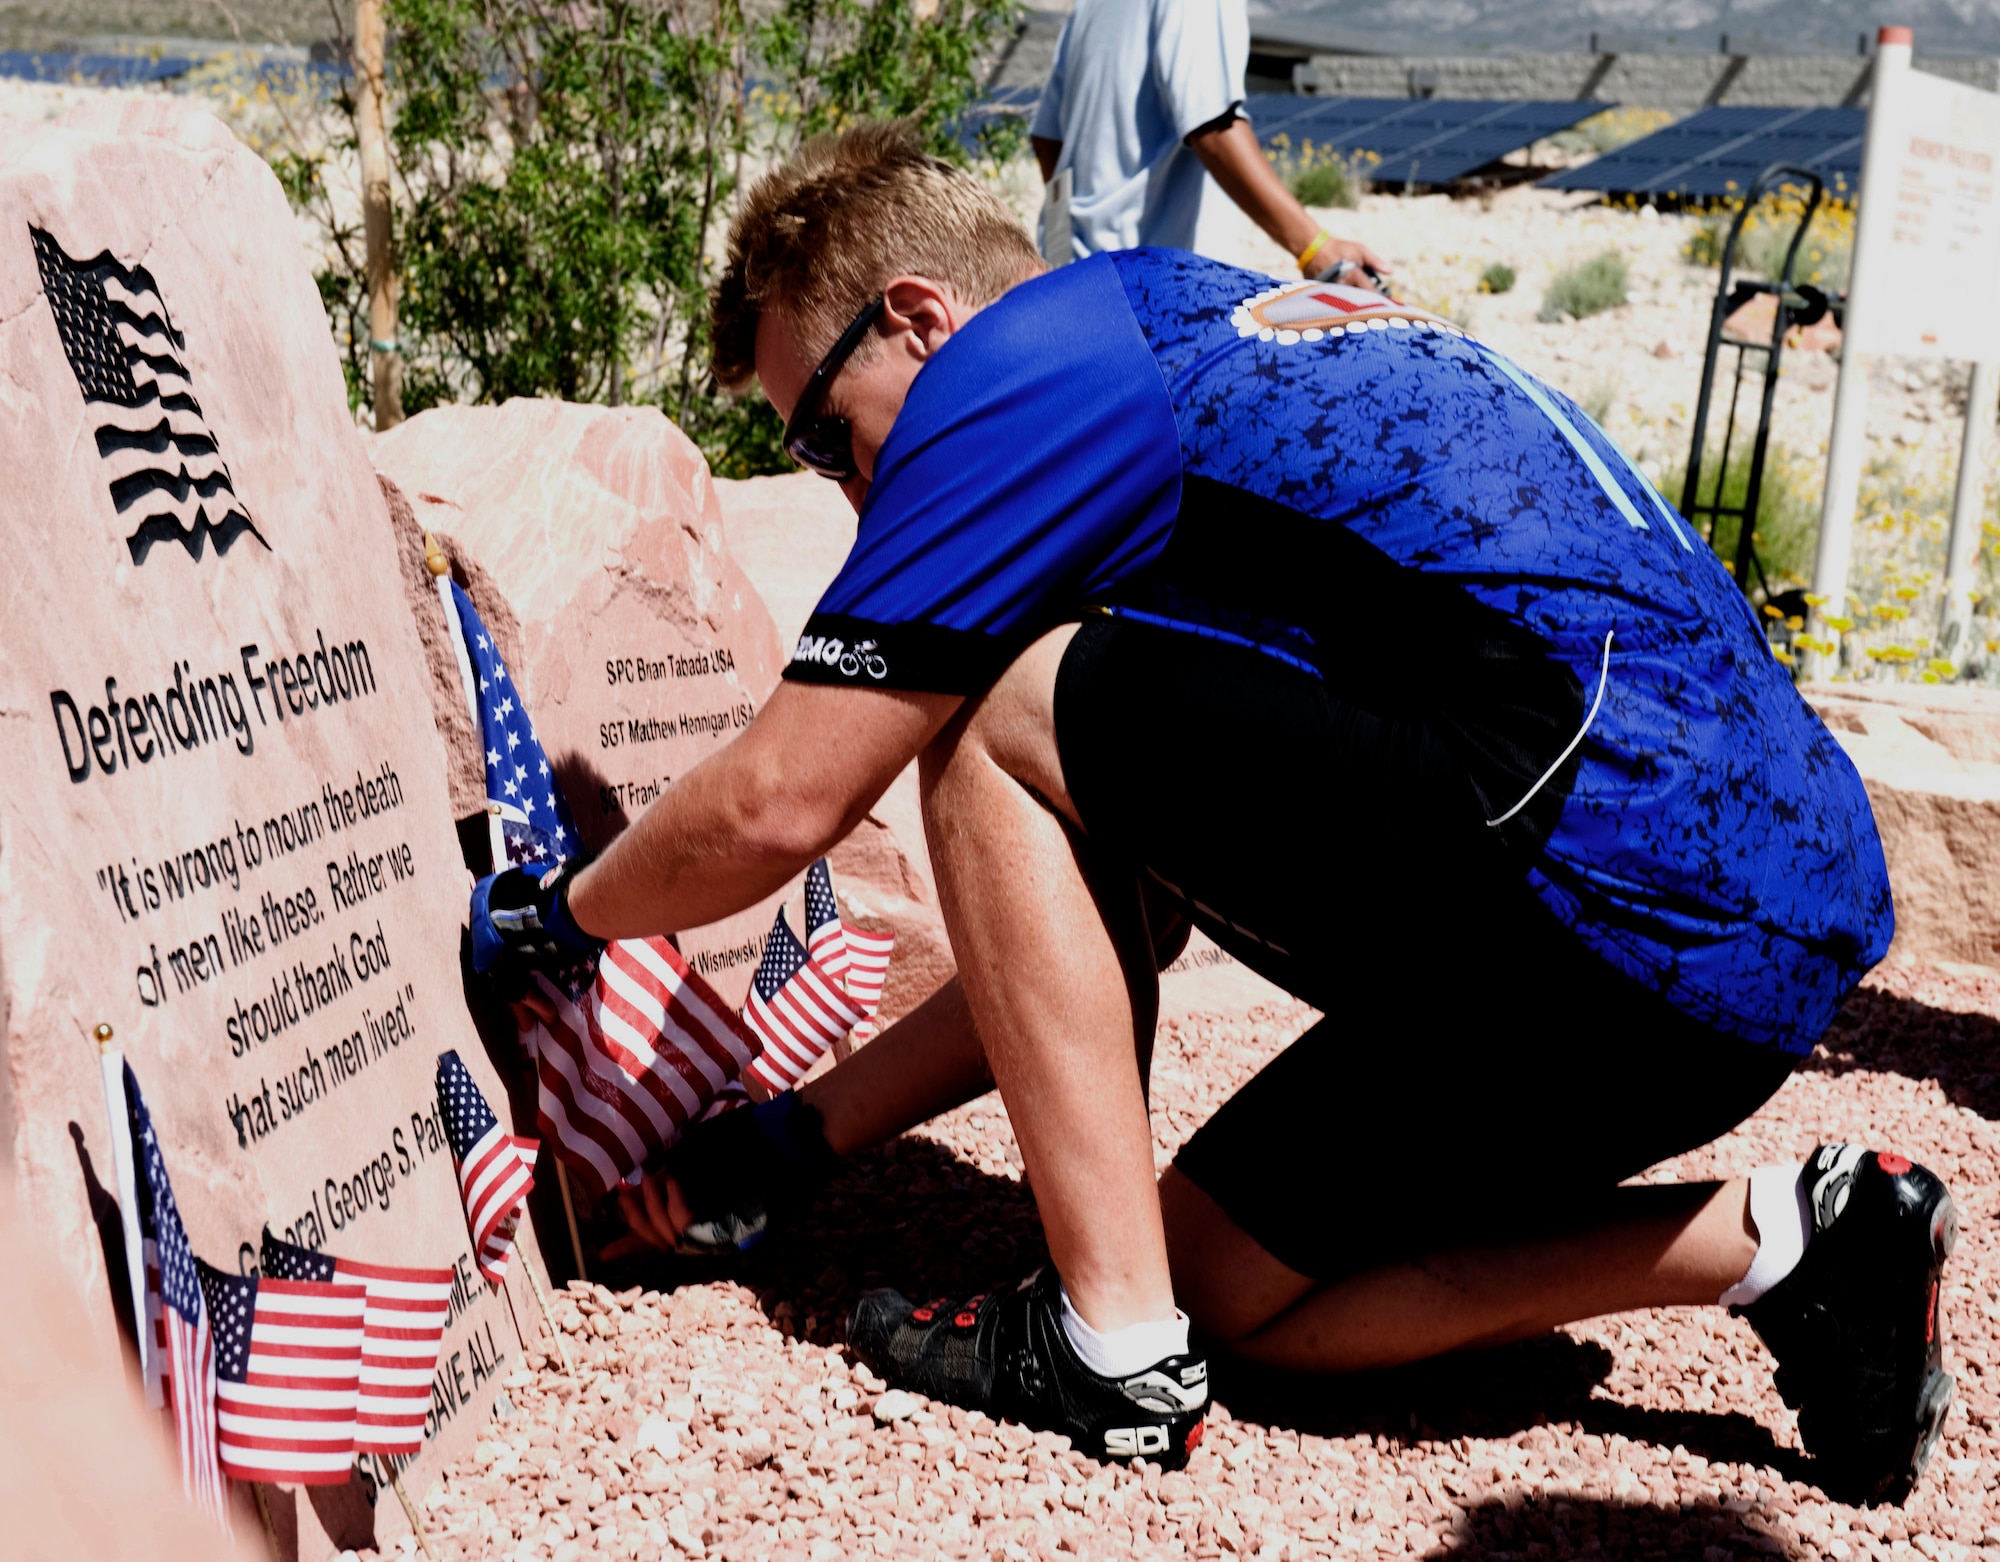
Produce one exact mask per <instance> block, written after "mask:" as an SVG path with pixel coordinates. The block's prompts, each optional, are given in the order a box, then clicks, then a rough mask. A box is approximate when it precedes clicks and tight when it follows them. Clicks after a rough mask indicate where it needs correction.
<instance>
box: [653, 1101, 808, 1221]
mask: <svg viewBox="0 0 2000 1562" xmlns="http://www.w3.org/2000/svg"><path fill="white" fill-rule="evenodd" d="M662 1164H663V1168H664V1170H665V1171H666V1172H667V1174H668V1175H669V1176H671V1177H672V1178H673V1179H674V1181H675V1182H677V1183H678V1184H680V1190H681V1198H682V1199H683V1200H684V1201H685V1202H686V1204H687V1207H688V1210H689V1212H690V1213H691V1214H692V1215H693V1217H694V1218H693V1219H692V1220H691V1221H690V1222H689V1223H688V1226H687V1228H686V1229H685V1230H684V1231H682V1232H681V1235H680V1240H679V1241H678V1242H677V1243H676V1244H675V1245H674V1251H675V1252H677V1253H682V1254H685V1255H687V1256H689V1257H696V1258H717V1257H727V1256H729V1255H731V1254H735V1253H741V1252H743V1251H745V1250H746V1249H749V1248H752V1247H755V1246H756V1245H757V1244H758V1243H759V1242H761V1241H762V1240H763V1239H764V1234H765V1233H766V1232H767V1231H768V1230H769V1229H770V1223H771V1217H772V1216H773V1215H774V1214H779V1213H782V1212H783V1211H784V1210H786V1209H790V1208H793V1207H796V1206H797V1205H800V1204H803V1203H805V1202H807V1201H808V1200H809V1199H811V1197H812V1196H813V1194H814V1193H816V1192H818V1190H819V1188H820V1186H821V1184H823V1183H824V1182H825V1181H826V1179H827V1178H828V1177H829V1176H830V1175H831V1174H832V1172H833V1169H834V1167H835V1166H836V1165H838V1164H839V1157H838V1156H836V1155H835V1154H834V1153H833V1151H832V1150H830V1149H828V1148H827V1143H826V1136H825V1134H824V1133H823V1132H822V1131H821V1128H820V1117H819V1113H818V1112H817V1111H815V1110H814V1109H813V1108H812V1107H810V1106H808V1105H807V1104H806V1103H805V1102H803V1101H801V1100H800V1099H799V1098H798V1097H797V1096H796V1095H795V1094H793V1093H792V1092H791V1091H789V1090H787V1091H786V1092H784V1094H782V1095H778V1096H773V1097H772V1098H771V1099H770V1100H769V1101H765V1102H763V1103H761V1104H760V1105H757V1106H751V1107H737V1108H736V1109H735V1110H733V1111H728V1112H723V1113H721V1114H720V1115H718V1116H716V1117H710V1118H705V1119H703V1120H702V1121H700V1122H697V1123H694V1124H692V1125H690V1126H689V1128H688V1130H687V1132H686V1133H684V1134H682V1135H681V1137H680V1138H679V1139H677V1140H676V1141H675V1142H674V1145H673V1147H672V1148H671V1149H669V1150H668V1151H667V1155H666V1160H665V1161H664V1162H663V1163H662Z"/></svg>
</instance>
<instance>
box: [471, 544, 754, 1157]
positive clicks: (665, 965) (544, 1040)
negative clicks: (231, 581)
mask: <svg viewBox="0 0 2000 1562" xmlns="http://www.w3.org/2000/svg"><path fill="white" fill-rule="evenodd" d="M438 587H439V595H440V597H441V598H442V600H443V602H444V604H445V618H446V622H447V624H448V625H449V627H450V629H451V632H452V636H453V640H454V643H455V644H457V645H458V647H459V648H460V650H461V652H462V654H463V660H462V661H461V662H460V665H459V672H460V676H461V677H462V678H463V680H464V682H465V691H466V699H467V702H468V704H467V708H468V710H469V711H470V713H471V715H472V718H473V720H474V721H475V722H477V723H478V724H479V729H480V731H481V732H482V733H483V734H484V741H485V745H486V790H487V814H488V817H489V818H490V819H491V821H492V828H493V843H494V844H493V863H494V866H495V867H496V868H502V867H507V866H510V865H511V866H517V867H518V866H523V865H526V864H531V863H552V862H558V861H561V860H562V859H564V858H566V857H569V856H571V855H572V854H573V853H574V852H575V851H576V849H577V834H576V825H575V823H574V821H573V820H572V819H571V817H570V812H569V807H568V804H567V803H565V802H564V800H563V795H562V789H561V787H560V786H558V785H557V783H556V777H555V774H554V772H553V771H552V770H551V769H550V767H549V762H548V756H547V754H545V753H544V752H543V750H542V745H541V741H540V739H538V738H537V737H536V736H535V729H534V727H533V725H532V724H530V722H529V721H528V716H527V712H526V711H525V710H523V709H522V708H521V701H520V693H519V691H518V690H517V689H516V688H515V687H514V684H513V681H512V679H511V678H509V676H508V674H507V665H506V663H505V661H504V660H503V659H502V658H501V655H500V650H499V647H498V646H497V645H495V644H494V643H493V637H492V636H491V635H490V634H489V633H488V632H487V630H486V626H485V625H484V624H483V623H481V621H480V618H479V613H478V611H477V610H476V609H475V608H474V607H473V605H472V599H471V598H470V597H468V596H467V595H466V594H465V592H464V591H463V590H462V589H460V587H459V586H458V585H457V584H456V583H455V582H453V581H451V580H450V579H448V578H447V577H444V576H440V577H439V579H438ZM539 980H540V982H541V986H542V990H543V993H544V994H545V995H546V996H547V997H548V999H549V1001H550V1002H551V1003H552V1004H553V1005H554V1006H555V1009H556V1022H555V1024H553V1025H544V1024H541V1023H539V1022H537V1023H536V1024H535V1025H533V1026H531V1027H530V1028H529V1029H528V1030H527V1031H526V1032H525V1033H524V1034H523V1036H522V1042H523V1044H524V1045H525V1046H526V1047H527V1048H528V1050H529V1052H530V1053H532V1054H533V1056H534V1059H535V1079H536V1119H537V1124H538V1126H539V1127H540V1129H541V1132H542V1136H543V1138H544V1139H546V1140H548V1142H549V1143H550V1144H551V1145H552V1146H553V1147H554V1149H555V1152H556V1154H557V1155H559V1156H561V1157H562V1159H563V1162H564V1163H565V1164H566V1165H568V1166H570V1167H572V1168H574V1169H575V1171H576V1172H577V1174H578V1176H579V1178H580V1179H581V1180H582V1181H583V1183H584V1184H585V1185H586V1186H588V1187H591V1188H593V1189H595V1191H596V1192H597V1193H599V1194H600V1195H601V1194H603V1193H604V1192H607V1191H608V1190H610V1189H612V1188H615V1187H619V1186H621V1185H627V1184H631V1183H634V1182H637V1181H638V1179H639V1175H640V1173H641V1172H642V1171H644V1169H645V1167H646V1165H647V1164H648V1161H649V1159H650V1158H651V1157H652V1156H653V1155H655V1154H656V1153H657V1152H658V1151H659V1150H661V1149H663V1148H664V1147H665V1146H667V1145H669V1144H672V1143H673V1142H674V1140H675V1139H676V1138H678V1137H679V1136H680V1132H681V1130H682V1128H684V1127H685V1126H686V1125H687V1124H688V1123H689V1122H692V1121H693V1120H694V1119H695V1118H698V1117H699V1116H701V1114H702V1112H703V1111H704V1110H705V1109H706V1108H707V1107H708V1104H709V1103H710V1101H712V1100H713V1099H714V1097H715V1094H716V1092H717V1091H718V1090H720V1089H722V1088H723V1086H725V1085H727V1084H728V1083H729V1082H730V1081H731V1080H734V1079H735V1078H736V1077H737V1076H738V1075H740V1074H741V1073H742V1072H743V1069H744V1067H745V1065H747V1064H748V1063H749V1061H750V1059H751V1058H753V1057H755V1056H756V1055H757V1048H758V1046H759V1045H760V1043H759V1042H758V1040H757V1038H756V1037H755V1036H754V1035H752V1034H751V1033H750V1032H749V1030H747V1029H746V1028H745V1026H744V1025H743V1022H742V1021H741V1020H739V1019H738V1018H737V1017H736V1015H734V1014H733V1013H732V1012H730V1009H729V1006H728V1005H727V1004H725V1003H724V1002H723V1001H722V999H721V998H720V997H718V996H717V994H716V992H715V990H714V989H713V988H712V987H710V986H709V985H708V983H707V982H706V981H704V980H703V979H702V978H701V976H700V975H699V974H697V973H696V972H695V971H694V970H692V969H691V968H690V967H689V965H688V963H687V962H686V961H685V960H683V959H682V958H681V953H680V951H679V950H678V949H676V948H675V947H674V946H673V945H672V944H671V943H669V942H668V941H667V940H666V939H664V938H631V939H619V940H617V941H616V942H614V943H612V944H611V945H610V946H609V947H607V948H606V950H605V951H604V954H603V956H602V957H601V958H600V959H599V960H598V961H597V962H596V963H595V964H591V963H589V962H584V963H582V964H579V965H578V966H576V967H574V968H573V969H571V970H569V971H567V972H564V973H563V975H562V977H561V979H560V980H555V981H551V980H549V979H547V978H539Z"/></svg>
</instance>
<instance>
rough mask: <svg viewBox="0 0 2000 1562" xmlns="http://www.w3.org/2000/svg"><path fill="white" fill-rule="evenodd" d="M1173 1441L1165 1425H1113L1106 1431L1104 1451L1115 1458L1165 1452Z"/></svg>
mask: <svg viewBox="0 0 2000 1562" xmlns="http://www.w3.org/2000/svg"><path fill="white" fill-rule="evenodd" d="M1170 1441H1171V1439H1170V1438H1169V1436H1168V1435H1167V1429H1166V1428H1165V1427H1163V1426H1113V1427H1106V1428H1105V1431H1104V1451H1105V1453H1107V1454H1109V1455H1110V1456H1111V1457H1112V1458H1113V1459H1137V1458H1140V1457H1142V1456H1143V1455H1146V1454H1163V1453H1165V1452H1166V1451H1167V1444H1168V1443H1169V1442H1170Z"/></svg>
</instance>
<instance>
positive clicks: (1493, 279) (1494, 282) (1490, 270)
mask: <svg viewBox="0 0 2000 1562" xmlns="http://www.w3.org/2000/svg"><path fill="white" fill-rule="evenodd" d="M1514 282H1515V276H1514V268H1513V267H1512V266H1509V265H1506V264H1504V263H1503V262H1501V261H1497V260H1496V261H1494V262H1493V264H1492V265H1490V266H1488V267H1487V268H1486V269H1485V270H1484V271H1482V272H1480V273H1479V291H1480V292H1482V293H1511V292H1512V291H1513V290H1514Z"/></svg>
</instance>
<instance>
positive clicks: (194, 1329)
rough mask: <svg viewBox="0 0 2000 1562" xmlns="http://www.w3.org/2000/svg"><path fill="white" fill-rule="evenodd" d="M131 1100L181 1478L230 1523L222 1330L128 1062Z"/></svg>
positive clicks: (149, 1268) (151, 1285)
mask: <svg viewBox="0 0 2000 1562" xmlns="http://www.w3.org/2000/svg"><path fill="white" fill-rule="evenodd" d="M125 1104H126V1111H127V1112H128V1114H129V1116H130V1122H129V1131H130V1133H131V1136H132V1149H133V1160H134V1162H135V1170H136V1172H137V1178H136V1182H137V1194H138V1200H137V1201H138V1205H139V1232H140V1236H141V1239H142V1241H143V1243H144V1260H145V1266H146V1312H147V1317H148V1322H149V1323H150V1324H151V1325H152V1326H153V1327H154V1329H155V1330H156V1331H157V1332H156V1333H155V1336H154V1343H155V1347H156V1349H157V1351H158V1356H159V1360H160V1361H161V1363H162V1366H163V1368H164V1378H165V1392H166V1399H167V1408H168V1409H169V1410H170V1411H171V1413H172V1415H173V1421H174V1443H175V1446H176V1448H177V1450H178V1451H179V1454H180V1466H181V1486H182V1488H183V1489H184V1490H185V1491H186V1493H187V1495H188V1498H189V1500H190V1501H192V1502H193V1503H194V1504H195V1506H196V1507H198V1508H201V1509H202V1510H203V1511H205V1512H207V1513H209V1514H210V1515H212V1516H213V1517H214V1519H215V1520H216V1522H217V1523H219V1524H221V1525H222V1526H223V1527H224V1528H227V1527H228V1524H229V1513H228V1503H227V1498H226V1495H225V1494H226V1492H227V1487H226V1486H225V1485H224V1484H223V1475H222V1465H221V1460H220V1457H219V1455H218V1454H217V1451H216V1435H215V1434H216V1428H215V1338H214V1334H213V1332H212V1330H211V1327H210V1323H209V1316H208V1306H207V1303H206V1301H205V1300H204V1298H203V1296H202V1290H201V1280H200V1278H199V1276H198V1274H197V1273H196V1270H195V1256H194V1250H193V1249H192V1248H191V1247H189V1246H188V1238H187V1230H186V1228H185V1227H183V1226H182V1224H181V1212H180V1207H179V1206H178V1205H177V1204H176V1203H175V1202H174V1189H173V1184H172V1183H171V1182H169V1181H168V1180H167V1163H166V1159H165V1157H164V1156H162V1155H161V1153H160V1140H159V1136H158V1135H157V1134H155V1133H154V1132H153V1118H152V1114H151V1113H149V1112H148V1111H147V1110H146V1102H145V1098H144V1097H142V1096H141V1095H140V1094H139V1081H138V1079H137V1077H136V1076H134V1074H133V1073H132V1068H131V1065H130V1064H127V1065H126V1066H125ZM156 1309H157V1311H156ZM142 1327H143V1325H142Z"/></svg>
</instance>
